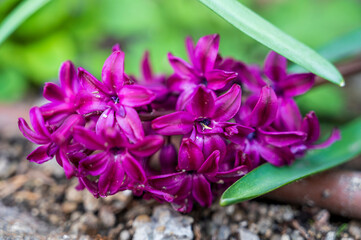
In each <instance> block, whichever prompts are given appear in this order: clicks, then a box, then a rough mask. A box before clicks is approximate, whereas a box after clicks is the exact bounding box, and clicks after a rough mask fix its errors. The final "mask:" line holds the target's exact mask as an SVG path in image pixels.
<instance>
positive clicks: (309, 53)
mask: <svg viewBox="0 0 361 240" xmlns="http://www.w3.org/2000/svg"><path fill="white" fill-rule="evenodd" d="M199 1H200V2H202V3H203V4H204V5H206V6H207V7H209V8H210V9H212V10H213V11H214V12H215V13H217V14H218V15H220V16H221V17H223V18H224V19H225V20H227V21H228V22H229V23H231V24H232V25H233V26H235V27H236V28H238V29H239V30H241V31H242V32H244V33H246V34H247V35H249V36H251V37H252V38H254V39H255V40H257V41H259V42H260V43H262V44H264V45H265V46H267V47H269V48H271V49H272V50H274V51H275V52H278V53H279V54H281V55H283V56H285V57H286V58H288V59H290V60H291V61H293V62H295V63H297V64H299V65H301V66H302V67H304V68H305V69H307V70H308V71H310V72H312V73H314V74H316V75H319V76H320V77H322V78H324V79H327V80H329V81H331V82H333V83H336V84H339V85H340V86H343V85H344V80H343V77H342V75H341V74H340V72H339V71H338V70H337V69H336V68H335V67H334V66H333V65H332V64H331V63H330V62H328V61H327V60H326V59H324V58H323V57H321V56H320V55H319V54H318V53H316V52H315V51H314V50H312V49H310V48H309V47H307V46H306V45H304V44H302V43H301V42H299V41H297V40H295V39H294V38H292V37H290V36H289V35H287V34H285V33H284V32H282V31H281V30H280V29H278V28H276V27H275V26H274V25H272V24H271V23H269V22H268V21H266V20H265V19H263V18H262V17H260V16H259V15H257V14H256V13H254V12H252V11H251V10H250V9H248V8H247V7H245V6H244V5H242V4H241V3H239V2H238V1H237V0H199Z"/></svg>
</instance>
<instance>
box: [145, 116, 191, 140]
mask: <svg viewBox="0 0 361 240" xmlns="http://www.w3.org/2000/svg"><path fill="white" fill-rule="evenodd" d="M193 122H194V117H193V116H192V115H190V114H189V113H187V112H174V113H171V114H168V115H165V116H162V117H159V118H156V119H154V120H153V121H152V128H153V129H154V130H155V131H156V132H157V133H159V134H162V135H180V134H186V133H189V132H190V131H192V128H193Z"/></svg>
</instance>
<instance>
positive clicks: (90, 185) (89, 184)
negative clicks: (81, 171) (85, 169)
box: [77, 177, 99, 198]
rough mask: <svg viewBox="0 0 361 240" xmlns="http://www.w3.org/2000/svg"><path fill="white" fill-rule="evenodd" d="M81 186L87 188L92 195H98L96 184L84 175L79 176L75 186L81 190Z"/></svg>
mask: <svg viewBox="0 0 361 240" xmlns="http://www.w3.org/2000/svg"><path fill="white" fill-rule="evenodd" d="M83 187H85V188H86V189H88V191H89V192H90V193H91V194H93V195H94V197H96V198H98V197H99V190H98V185H97V184H96V183H95V182H93V181H90V180H89V179H88V178H86V177H79V185H78V186H77V190H82V189H83Z"/></svg>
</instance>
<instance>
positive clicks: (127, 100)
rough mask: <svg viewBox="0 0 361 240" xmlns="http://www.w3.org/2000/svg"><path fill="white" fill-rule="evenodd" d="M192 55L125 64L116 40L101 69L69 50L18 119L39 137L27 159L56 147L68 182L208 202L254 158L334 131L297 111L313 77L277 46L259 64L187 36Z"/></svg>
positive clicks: (45, 156) (284, 153)
mask: <svg viewBox="0 0 361 240" xmlns="http://www.w3.org/2000/svg"><path fill="white" fill-rule="evenodd" d="M186 49H187V53H188V57H189V62H187V61H185V60H183V59H181V58H179V57H176V56H173V55H172V54H170V53H169V54H168V59H169V63H170V66H171V67H172V69H173V74H171V75H169V76H167V75H165V74H163V75H156V74H154V73H153V71H152V68H151V65H150V61H149V54H148V53H147V52H146V53H145V55H144V57H143V59H142V62H141V76H140V77H134V76H131V75H127V74H126V73H125V72H124V59H125V58H124V52H122V51H121V50H120V48H119V46H115V47H113V52H112V53H111V55H110V56H109V57H108V58H107V59H106V61H105V63H104V66H103V69H102V73H101V80H98V79H96V78H95V77H94V76H93V75H92V74H91V73H89V72H87V71H86V70H85V69H83V68H81V67H79V68H78V69H76V68H75V67H74V65H73V64H72V63H71V62H70V61H67V62H65V63H63V64H62V65H61V68H60V74H59V84H54V83H46V84H45V87H44V92H43V95H44V97H45V98H46V99H47V100H48V101H49V102H48V103H46V104H45V105H43V106H40V107H33V108H32V109H31V110H30V122H31V126H29V125H28V123H27V122H26V121H25V120H24V119H22V118H20V119H19V128H20V130H21V132H22V133H23V135H24V136H25V137H26V138H28V139H29V140H30V141H32V142H34V143H36V144H38V145H40V146H39V147H37V148H36V149H35V150H34V151H33V152H32V153H30V154H29V156H28V160H30V161H32V162H36V163H39V164H41V163H44V162H46V161H48V160H51V159H53V158H54V157H55V159H56V161H57V162H58V164H59V165H60V166H61V167H62V168H63V169H64V172H65V175H66V177H67V178H72V177H76V178H77V179H78V180H79V185H78V186H77V189H79V190H81V189H87V190H88V191H90V192H91V193H92V194H93V195H94V196H95V197H106V196H109V195H113V194H116V193H117V192H119V191H123V190H132V191H133V193H134V195H137V196H143V197H144V198H146V199H150V198H154V199H156V200H158V201H160V202H170V203H171V205H172V206H173V207H174V209H176V210H178V211H180V212H189V211H191V210H192V207H193V205H194V203H196V202H197V203H198V204H200V205H201V206H204V207H209V206H210V205H211V203H212V201H213V200H215V199H216V197H217V195H219V194H220V193H221V192H222V191H224V190H225V189H226V188H227V187H229V186H230V185H231V184H232V183H234V182H235V181H236V180H238V179H239V178H241V177H242V176H244V175H245V174H247V173H248V172H249V171H251V170H252V169H254V168H256V167H257V166H259V165H260V164H263V163H265V162H269V163H271V164H273V165H275V166H283V165H290V164H292V162H293V161H294V160H295V159H296V158H297V157H300V156H303V155H304V154H305V153H306V152H307V151H308V150H309V149H315V148H324V147H327V146H329V145H330V144H332V143H333V142H334V141H336V140H338V139H339V138H340V134H339V131H338V130H337V129H335V130H334V131H333V132H332V133H331V135H330V137H329V138H328V140H326V141H325V142H323V143H316V142H317V140H318V139H319V136H320V124H319V121H318V119H317V116H316V114H315V113H314V112H310V113H308V114H306V116H304V117H302V115H301V113H300V110H299V108H298V106H297V104H296V102H295V100H294V97H295V96H298V95H301V94H303V93H305V92H307V91H308V90H309V89H310V88H311V87H312V86H313V84H314V81H315V76H314V75H313V74H311V73H298V74H289V73H287V60H286V59H285V58H284V57H282V56H280V55H278V54H277V53H275V52H270V53H269V54H268V56H267V57H266V60H265V63H264V66H263V67H260V66H256V65H247V64H245V63H243V62H240V61H238V60H235V59H232V58H223V57H221V55H220V54H219V52H218V50H219V36H218V35H217V34H214V35H208V36H204V37H202V38H200V39H199V41H198V42H197V44H196V45H194V43H193V41H192V39H191V38H187V39H186Z"/></svg>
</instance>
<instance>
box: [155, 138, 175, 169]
mask: <svg viewBox="0 0 361 240" xmlns="http://www.w3.org/2000/svg"><path fill="white" fill-rule="evenodd" d="M177 155H178V154H177V149H176V148H175V146H174V145H173V144H172V143H168V144H166V145H164V146H163V147H162V148H161V150H160V154H159V163H160V166H162V169H161V171H162V173H170V172H174V170H175V169H176V166H177V161H178V156H177Z"/></svg>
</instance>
